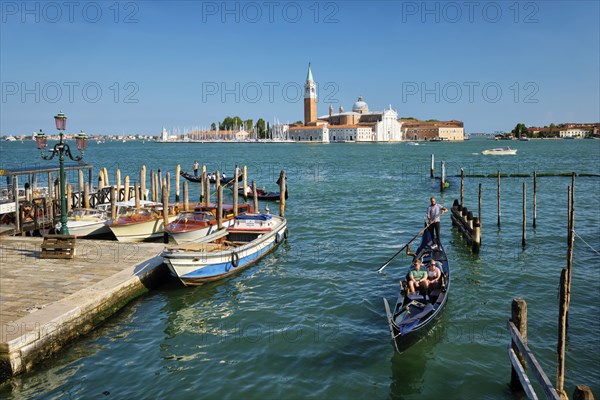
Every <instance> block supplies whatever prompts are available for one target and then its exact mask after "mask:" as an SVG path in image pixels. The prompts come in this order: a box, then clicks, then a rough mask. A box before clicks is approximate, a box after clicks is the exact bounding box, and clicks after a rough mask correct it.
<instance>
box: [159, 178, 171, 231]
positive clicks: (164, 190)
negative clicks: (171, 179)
mask: <svg viewBox="0 0 600 400" xmlns="http://www.w3.org/2000/svg"><path fill="white" fill-rule="evenodd" d="M161 189H162V203H163V207H162V209H163V215H162V217H163V243H169V234H168V233H167V229H166V228H167V226H168V225H169V189H168V188H167V182H166V179H165V181H164V183H163V184H162V188H161Z"/></svg>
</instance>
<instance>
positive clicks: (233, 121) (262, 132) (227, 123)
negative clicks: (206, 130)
mask: <svg viewBox="0 0 600 400" xmlns="http://www.w3.org/2000/svg"><path fill="white" fill-rule="evenodd" d="M217 126H218V129H217ZM210 129H211V130H213V131H216V130H220V131H226V130H234V131H235V130H241V129H243V130H245V131H246V132H250V133H256V134H257V137H258V138H259V139H265V138H267V137H269V135H271V134H272V133H273V128H272V127H271V125H270V124H269V122H265V120H264V119H262V118H259V119H258V120H257V121H256V124H255V123H254V120H253V119H244V120H243V119H241V118H240V117H238V116H235V117H229V116H227V117H225V119H223V121H222V122H219V123H218V125H217V123H215V122H213V123H212V124H211V126H210Z"/></svg>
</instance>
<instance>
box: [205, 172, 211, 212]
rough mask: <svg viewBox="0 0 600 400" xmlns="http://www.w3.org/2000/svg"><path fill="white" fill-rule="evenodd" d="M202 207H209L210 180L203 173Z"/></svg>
mask: <svg viewBox="0 0 600 400" xmlns="http://www.w3.org/2000/svg"><path fill="white" fill-rule="evenodd" d="M204 205H205V206H209V205H210V178H209V176H208V174H207V173H204Z"/></svg>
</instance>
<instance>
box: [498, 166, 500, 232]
mask: <svg viewBox="0 0 600 400" xmlns="http://www.w3.org/2000/svg"><path fill="white" fill-rule="evenodd" d="M498 229H500V170H498Z"/></svg>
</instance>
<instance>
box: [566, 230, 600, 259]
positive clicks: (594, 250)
mask: <svg viewBox="0 0 600 400" xmlns="http://www.w3.org/2000/svg"><path fill="white" fill-rule="evenodd" d="M573 233H575V236H577V237H578V238H579V239H581V241H582V242H583V243H585V244H586V245H587V246H588V247H589V248H590V249H592V251H593V252H594V253H596V254H598V255H600V252H599V251H598V250H596V249H594V248H593V247H592V246H590V244H589V243H588V242H586V241H585V240H583V238H582V237H581V236H579V234H578V233H577V232H575V230H573Z"/></svg>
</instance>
